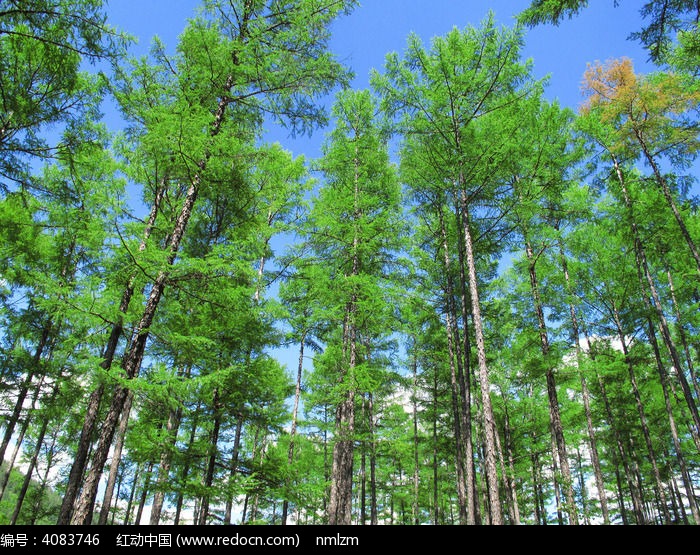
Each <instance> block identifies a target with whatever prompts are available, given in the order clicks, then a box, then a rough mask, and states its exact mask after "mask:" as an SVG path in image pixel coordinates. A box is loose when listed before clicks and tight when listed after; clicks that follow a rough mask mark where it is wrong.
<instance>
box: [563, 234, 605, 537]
mask: <svg viewBox="0 0 700 555" xmlns="http://www.w3.org/2000/svg"><path fill="white" fill-rule="evenodd" d="M559 258H560V261H561V266H562V272H563V273H564V282H565V284H566V290H567V294H568V295H569V297H571V296H572V287H571V280H570V278H569V268H568V263H567V261H566V256H565V254H564V248H563V246H562V244H561V242H560V243H559ZM569 316H570V317H571V342H572V343H573V344H574V348H575V349H576V367H577V369H578V371H579V374H580V378H581V396H582V398H583V410H584V413H585V415H586V428H587V431H588V445H589V448H590V454H591V464H592V465H593V474H594V476H595V483H596V488H597V490H598V502H599V503H600V509H601V512H602V514H603V524H610V512H609V511H608V499H607V494H606V493H605V481H604V480H603V472H602V470H601V468H600V455H599V453H598V442H597V440H596V434H595V428H594V426H593V414H592V411H591V400H590V399H591V395H590V391H589V389H588V381H587V380H586V374H585V372H584V370H583V367H582V363H583V354H582V352H581V345H580V340H581V334H580V332H579V324H578V318H577V316H576V309H575V307H574V305H573V304H572V303H571V302H569Z"/></svg>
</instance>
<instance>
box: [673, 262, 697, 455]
mask: <svg viewBox="0 0 700 555" xmlns="http://www.w3.org/2000/svg"><path fill="white" fill-rule="evenodd" d="M666 277H667V278H668V287H669V292H670V294H671V302H672V303H673V309H674V312H675V314H676V328H677V329H678V337H679V338H680V340H681V345H683V352H684V354H685V362H686V364H687V365H688V371H689V372H690V382H691V383H692V384H693V391H694V392H695V398H696V399H697V400H698V402H700V388H699V387H698V378H697V376H696V375H695V366H694V365H693V357H692V355H691V354H690V345H689V344H688V338H687V335H686V331H685V326H684V325H683V318H682V317H681V310H680V308H679V306H678V301H677V300H676V288H675V287H674V283H673V278H672V277H671V271H670V270H668V269H667V270H666ZM679 371H680V369H679ZM696 443H697V442H696Z"/></svg>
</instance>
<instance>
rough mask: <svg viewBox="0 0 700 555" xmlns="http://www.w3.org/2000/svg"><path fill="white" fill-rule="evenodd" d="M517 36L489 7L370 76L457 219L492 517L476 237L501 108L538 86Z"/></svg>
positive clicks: (494, 190)
mask: <svg viewBox="0 0 700 555" xmlns="http://www.w3.org/2000/svg"><path fill="white" fill-rule="evenodd" d="M520 42H521V29H519V28H516V29H513V30H505V29H501V30H499V29H497V28H496V24H495V21H494V17H493V14H490V15H489V16H488V18H487V19H486V20H485V21H484V22H483V23H482V25H481V27H479V28H467V29H465V30H464V31H459V30H457V29H454V30H452V31H451V32H450V33H448V34H447V35H446V36H445V37H438V38H436V39H434V40H433V43H432V46H431V48H430V50H426V49H425V48H424V47H423V45H422V44H421V42H420V40H419V39H418V37H416V36H411V37H409V45H408V49H407V51H406V54H405V58H404V59H403V60H402V59H400V58H399V57H398V55H396V54H390V55H388V56H387V61H386V64H385V65H386V68H385V74H384V75H379V74H375V75H374V78H373V79H374V85H375V86H376V88H377V90H378V91H379V93H380V94H381V96H382V99H383V103H384V106H385V107H386V109H387V111H388V113H390V114H392V115H398V116H399V117H400V118H401V122H400V129H401V131H402V132H403V133H404V134H405V135H406V137H408V140H407V149H406V153H405V156H406V157H408V156H410V155H411V154H412V152H418V153H424V154H423V159H424V160H425V162H423V163H424V164H430V167H432V168H433V169H434V175H433V176H431V177H432V178H433V179H435V178H437V179H436V180H435V182H434V183H430V182H429V183H428V187H431V188H433V189H437V190H443V191H444V193H442V194H438V195H437V198H438V199H441V198H444V197H443V196H442V195H443V194H444V195H445V197H447V198H449V199H450V201H449V202H448V205H450V206H451V207H454V208H453V209H454V211H455V217H456V219H457V221H458V222H459V241H460V242H461V245H462V247H461V248H463V249H464V250H463V252H464V275H465V276H466V280H465V283H464V285H463V290H464V294H463V299H464V301H463V303H465V310H466V300H467V299H468V302H469V303H470V307H469V312H470V313H471V323H472V326H473V328H474V330H473V333H474V342H475V344H476V353H477V361H478V383H479V389H480V393H481V410H482V415H481V416H482V423H483V433H484V437H485V454H486V456H485V461H484V463H485V475H486V479H487V483H488V486H487V489H488V495H489V510H490V518H491V523H493V524H502V523H503V516H502V510H501V502H500V499H499V490H500V488H499V485H498V472H497V462H496V460H497V454H496V450H497V447H496V438H495V433H496V432H495V428H494V424H495V422H494V415H493V408H492V403H491V396H490V395H491V394H490V383H489V369H488V362H487V346H486V342H485V334H484V321H483V317H482V310H481V301H480V291H479V290H480V283H479V279H478V276H477V258H478V255H479V252H478V250H477V245H476V241H475V237H478V233H479V231H477V230H478V229H479V226H480V224H481V222H483V220H480V217H481V215H482V212H481V211H480V208H481V207H484V206H488V205H489V204H490V205H491V206H493V199H494V198H496V197H497V196H498V180H497V179H494V171H495V170H496V168H498V165H499V162H501V161H502V160H503V159H504V158H505V156H506V151H505V149H502V148H501V146H502V145H501V143H500V142H499V140H500V139H503V138H505V137H506V136H507V134H508V129H511V130H512V129H513V128H508V129H505V128H503V127H502V126H501V125H500V123H499V124H496V121H498V120H499V118H500V116H501V114H502V113H504V112H508V113H511V112H510V111H511V110H513V112H515V111H516V108H515V106H516V105H517V102H518V99H520V98H523V97H526V96H527V95H528V94H529V92H530V91H532V90H534V88H535V85H534V83H532V80H531V79H530V78H529V66H528V65H527V64H525V63H521V62H520V60H519V59H518V51H519V46H520ZM513 121H515V120H513ZM494 129H499V130H500V131H499V132H498V133H496V138H495V139H494V140H489V139H487V134H490V133H492V132H493V131H494ZM487 130H488V131H487ZM412 186H414V187H416V188H420V187H425V186H426V185H425V184H423V183H415V184H412ZM495 219H496V221H498V218H497V217H496V218H495ZM484 227H485V228H486V227H487V225H486V224H484Z"/></svg>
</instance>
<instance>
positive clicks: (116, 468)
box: [97, 392, 134, 525]
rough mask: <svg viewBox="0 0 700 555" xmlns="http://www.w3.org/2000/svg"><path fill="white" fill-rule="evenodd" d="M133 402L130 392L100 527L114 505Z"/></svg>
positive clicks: (103, 502)
mask: <svg viewBox="0 0 700 555" xmlns="http://www.w3.org/2000/svg"><path fill="white" fill-rule="evenodd" d="M133 400H134V394H133V392H129V396H128V398H127V400H126V403H125V405H124V411H123V413H122V417H121V421H120V422H119V430H118V431H117V440H116V442H115V445H114V452H113V453H112V461H111V463H110V465H109V477H108V478H107V486H106V487H105V493H104V497H103V498H102V508H101V509H100V516H99V519H98V521H97V523H98V524H100V525H105V524H107V518H108V517H109V509H110V507H111V505H112V495H113V493H114V486H115V484H116V483H117V476H118V474H119V463H120V462H121V458H122V450H123V448H124V439H125V438H126V429H127V427H128V424H129V416H130V412H131V404H132V402H133Z"/></svg>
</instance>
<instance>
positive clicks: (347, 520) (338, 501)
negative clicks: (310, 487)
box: [328, 145, 361, 525]
mask: <svg viewBox="0 0 700 555" xmlns="http://www.w3.org/2000/svg"><path fill="white" fill-rule="evenodd" d="M359 156H360V153H359V150H358V147H357V145H356V146H355V153H354V158H353V167H354V177H353V185H354V207H353V208H354V209H353V217H354V219H355V226H356V227H355V231H354V237H353V243H352V269H351V271H350V276H357V275H359V273H360V257H359V247H360V237H359V232H358V230H357V225H358V224H357V221H358V219H359V217H360V215H361V210H360V206H359V201H360V158H359ZM357 301H358V299H357V292H356V291H352V292H351V294H350V299H349V301H348V302H347V304H346V306H345V316H344V320H343V361H342V364H343V366H344V367H343V368H341V370H340V375H339V376H338V382H339V383H340V384H343V385H344V389H345V393H344V394H343V398H342V399H341V401H340V402H339V403H338V405H337V406H336V413H335V433H336V436H337V439H336V442H335V445H334V447H333V468H332V470H331V494H330V499H329V504H328V523H329V524H331V525H348V524H351V521H352V469H353V456H354V445H355V442H354V437H353V436H354V434H355V384H354V383H353V382H354V379H355V377H354V372H355V366H356V364H357V362H358V361H357V341H358V338H357V328H356V326H357V323H356V321H355V320H356V313H357ZM348 382H350V383H348Z"/></svg>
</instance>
